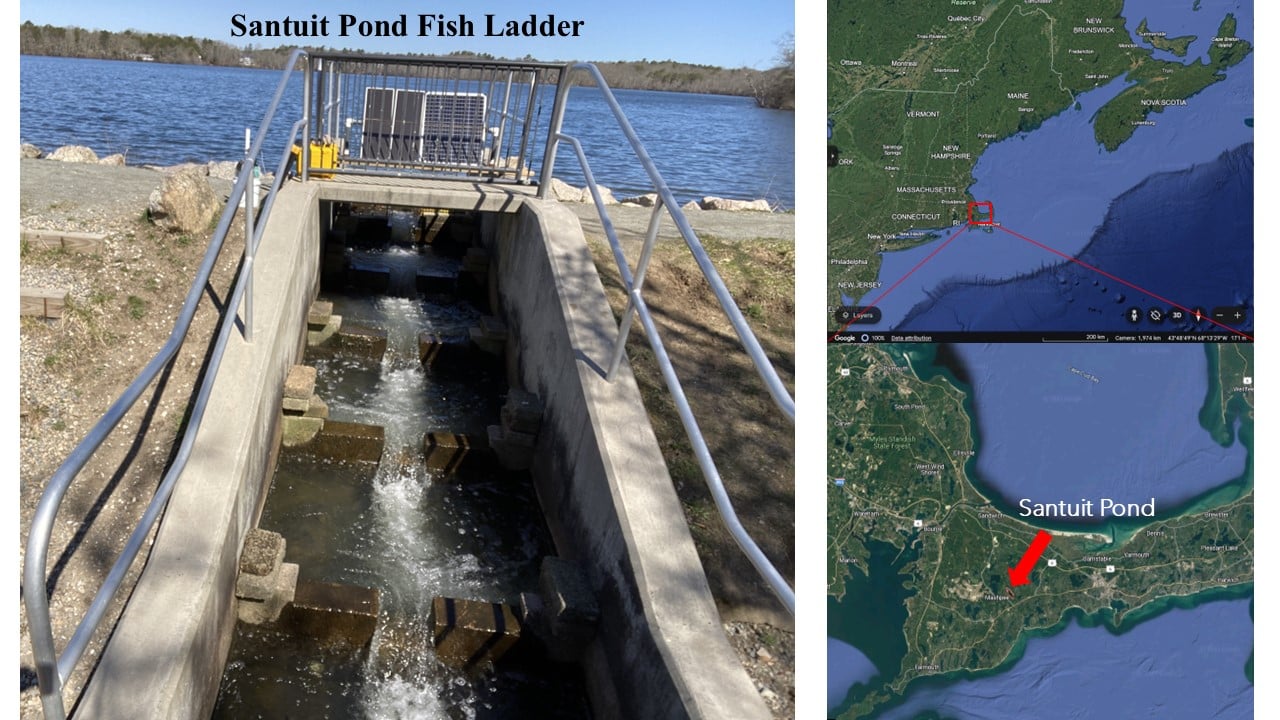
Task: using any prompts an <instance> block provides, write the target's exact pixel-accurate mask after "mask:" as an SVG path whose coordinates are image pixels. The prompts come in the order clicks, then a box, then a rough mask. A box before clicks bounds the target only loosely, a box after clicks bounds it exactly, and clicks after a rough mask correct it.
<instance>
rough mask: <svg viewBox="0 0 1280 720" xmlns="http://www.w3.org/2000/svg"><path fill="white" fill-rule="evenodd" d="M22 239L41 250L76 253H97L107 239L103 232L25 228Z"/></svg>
mask: <svg viewBox="0 0 1280 720" xmlns="http://www.w3.org/2000/svg"><path fill="white" fill-rule="evenodd" d="M22 239H23V240H25V241H27V242H28V243H30V244H31V246H32V247H36V248H39V249H41V250H58V249H62V250H66V251H67V252H74V253H96V252H100V251H101V250H102V244H103V242H104V241H105V240H106V239H107V236H106V235H103V234H101V233H82V232H70V231H62V230H27V229H26V228H23V230H22Z"/></svg>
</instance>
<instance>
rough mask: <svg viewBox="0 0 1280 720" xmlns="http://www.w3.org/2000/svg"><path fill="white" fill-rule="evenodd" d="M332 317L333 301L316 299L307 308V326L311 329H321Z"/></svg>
mask: <svg viewBox="0 0 1280 720" xmlns="http://www.w3.org/2000/svg"><path fill="white" fill-rule="evenodd" d="M331 317H333V303H331V302H329V301H328V300H316V301H315V302H313V303H311V307H310V308H308V309H307V327H308V328H310V329H311V330H320V329H323V328H324V327H325V326H326V325H328V324H329V318H331Z"/></svg>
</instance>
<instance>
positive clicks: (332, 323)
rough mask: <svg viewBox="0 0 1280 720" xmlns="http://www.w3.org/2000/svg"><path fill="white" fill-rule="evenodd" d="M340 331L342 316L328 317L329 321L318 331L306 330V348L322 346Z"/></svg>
mask: <svg viewBox="0 0 1280 720" xmlns="http://www.w3.org/2000/svg"><path fill="white" fill-rule="evenodd" d="M341 329H342V316H341V315H330V316H329V321H328V322H326V323H325V324H324V327H322V328H320V329H319V330H307V347H316V346H318V345H323V344H324V343H325V341H326V340H328V339H329V338H331V337H333V336H334V335H337V334H338V331H339V330H341Z"/></svg>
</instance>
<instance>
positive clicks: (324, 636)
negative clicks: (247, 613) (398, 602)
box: [280, 580, 381, 647]
mask: <svg viewBox="0 0 1280 720" xmlns="http://www.w3.org/2000/svg"><path fill="white" fill-rule="evenodd" d="M380 603H381V594H380V593H379V591H378V590H377V589H376V588H364V587H357V586H355V585H341V584H337V583H324V582H314V581H311V580H300V581H298V587H297V589H296V590H295V591H294V594H293V602H291V603H289V605H288V606H286V607H285V610H284V612H283V613H282V614H281V618H280V622H281V624H282V625H285V626H286V627H289V628H291V629H293V631H294V632H297V633H300V634H303V635H308V636H310V637H314V638H317V639H319V640H321V641H325V642H333V643H340V644H346V645H351V646H353V647H364V646H365V645H367V644H369V641H370V640H371V639H372V638H373V631H374V629H375V628H376V627H377V626H378V609H379V605H380Z"/></svg>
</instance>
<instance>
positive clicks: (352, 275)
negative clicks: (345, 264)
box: [347, 265, 391, 293]
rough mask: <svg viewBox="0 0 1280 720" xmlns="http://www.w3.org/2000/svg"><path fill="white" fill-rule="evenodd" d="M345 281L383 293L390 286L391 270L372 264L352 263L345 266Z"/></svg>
mask: <svg viewBox="0 0 1280 720" xmlns="http://www.w3.org/2000/svg"><path fill="white" fill-rule="evenodd" d="M347 282H348V283H350V284H352V285H354V286H356V287H358V288H362V289H365V290H370V291H372V292H376V293H385V292H386V291H387V288H388V287H390V286H391V270H390V269H388V268H384V267H378V266H373V265H352V266H351V267H349V268H347Z"/></svg>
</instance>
